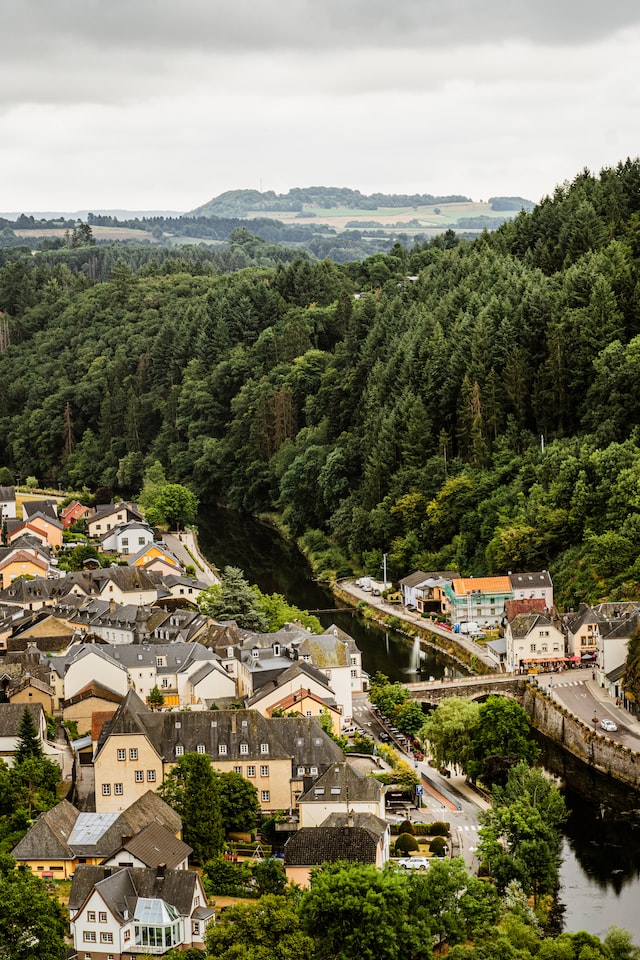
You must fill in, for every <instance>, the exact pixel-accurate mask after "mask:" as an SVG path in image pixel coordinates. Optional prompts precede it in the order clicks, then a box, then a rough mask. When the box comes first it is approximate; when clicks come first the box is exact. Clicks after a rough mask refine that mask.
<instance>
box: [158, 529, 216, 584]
mask: <svg viewBox="0 0 640 960" xmlns="http://www.w3.org/2000/svg"><path fill="white" fill-rule="evenodd" d="M163 540H164V542H165V543H166V545H167V547H168V549H169V550H170V551H171V553H172V554H173V555H174V557H175V558H176V559H177V560H179V561H180V563H181V564H182V566H183V567H188V566H192V567H195V568H196V579H198V580H200V581H201V582H202V583H206V584H207V586H208V587H209V586H211V585H212V584H214V583H220V578H219V577H218V576H216V574H215V572H214V570H213V569H212V567H210V566H209V564H208V563H207V561H206V560H205V558H204V557H203V556H202V554H201V553H200V548H199V547H198V541H197V539H196V536H195V534H194V533H193V531H192V530H181V531H180V533H165V534H163Z"/></svg>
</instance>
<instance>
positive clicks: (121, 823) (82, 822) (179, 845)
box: [11, 790, 191, 880]
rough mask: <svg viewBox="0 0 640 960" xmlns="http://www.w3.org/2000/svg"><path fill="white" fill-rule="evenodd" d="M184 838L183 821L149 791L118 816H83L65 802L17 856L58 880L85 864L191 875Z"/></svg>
mask: <svg viewBox="0 0 640 960" xmlns="http://www.w3.org/2000/svg"><path fill="white" fill-rule="evenodd" d="M181 837H182V821H181V819H180V817H179V815H178V814H177V813H176V812H175V810H173V809H172V808H171V807H170V806H169V805H168V804H167V803H165V802H164V800H162V799H161V798H160V797H159V796H158V794H157V793H154V792H153V791H151V790H149V791H147V793H145V794H143V795H142V796H141V797H140V798H139V799H138V800H137V801H135V803H133V804H131V806H130V807H128V808H127V809H126V810H124V811H123V812H122V813H117V814H104V813H81V812H80V811H79V810H78V809H77V808H76V807H74V806H73V804H71V803H69V802H68V801H67V800H61V801H60V803H58V804H56V806H55V807H52V808H51V809H50V810H46V811H45V812H44V813H41V814H40V815H39V816H38V818H37V819H36V821H35V823H34V824H33V826H32V827H31V828H30V829H29V830H28V831H27V833H26V834H25V835H24V837H23V838H22V840H20V841H19V843H18V844H17V845H16V846H15V847H14V849H13V850H12V851H11V856H12V857H13V858H14V859H15V860H17V861H18V863H23V864H25V866H27V867H29V869H30V870H31V871H32V872H33V873H34V874H36V875H37V876H43V875H44V876H46V875H47V874H50V875H52V876H53V877H54V878H55V879H56V880H66V879H68V878H69V877H72V876H73V874H74V872H75V870H76V869H77V868H78V867H79V866H80V865H81V864H90V865H99V864H102V863H105V864H106V863H107V862H109V863H110V865H112V866H145V867H154V868H155V867H157V866H159V865H160V862H162V863H166V865H167V866H168V867H170V869H176V870H178V869H182V870H185V869H187V866H186V861H188V857H189V854H190V852H191V848H190V847H188V846H187V845H186V844H185V843H183V842H182V840H181ZM113 860H115V861H120V860H122V861H123V862H122V863H119V862H115V863H111V861H113ZM124 861H126V862H124Z"/></svg>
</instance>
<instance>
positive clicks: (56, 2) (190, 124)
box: [0, 0, 640, 212]
mask: <svg viewBox="0 0 640 960" xmlns="http://www.w3.org/2000/svg"><path fill="white" fill-rule="evenodd" d="M639 74H640V3H638V2H637V0H608V2H606V3H603V2H595V0H527V2H523V0H484V2H480V0H277V2H276V0H233V2H231V0H171V2H168V0H0V211H4V212H20V211H27V212H28V211H50V210H64V211H75V210H81V209H89V210H98V209H107V208H112V209H113V208H118V209H130V210H180V211H187V210H191V209H193V208H194V207H196V206H199V205H200V204H202V203H205V202H206V201H207V200H209V199H211V198H212V197H214V196H216V195H217V194H219V193H222V192H223V191H225V190H230V189H241V188H255V189H262V190H275V191H277V192H279V193H285V192H286V191H287V190H289V189H290V188H291V187H296V186H310V185H324V186H345V187H352V188H354V189H359V190H361V191H362V192H363V193H371V192H374V191H382V192H385V193H391V192H393V193H414V192H416V193H432V194H448V193H462V194H466V195H467V196H470V197H472V198H473V199H474V200H480V199H485V200H486V199H487V198H488V197H489V196H494V195H518V196H524V197H527V198H529V199H532V200H535V201H537V200H539V199H540V198H541V197H542V196H544V195H545V194H547V193H552V192H553V189H554V187H555V186H556V185H557V184H558V183H561V182H562V181H564V180H566V179H569V180H570V179H572V178H573V177H574V176H575V175H576V174H577V173H578V172H579V171H580V170H582V169H583V168H584V167H589V169H591V170H592V171H594V172H596V173H597V172H598V171H599V170H600V169H601V168H602V167H603V166H609V165H615V164H616V163H617V162H618V160H623V159H625V158H626V157H627V156H631V157H636V156H637V155H638V153H640V149H639V147H638V131H640V82H639V80H640V76H639Z"/></svg>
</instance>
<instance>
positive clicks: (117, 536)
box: [98, 520, 155, 556]
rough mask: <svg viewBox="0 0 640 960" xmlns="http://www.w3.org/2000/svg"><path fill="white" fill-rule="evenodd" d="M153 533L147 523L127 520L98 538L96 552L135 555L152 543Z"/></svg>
mask: <svg viewBox="0 0 640 960" xmlns="http://www.w3.org/2000/svg"><path fill="white" fill-rule="evenodd" d="M154 536H155V534H154V532H153V530H152V529H151V527H150V526H149V524H148V523H144V521H142V520H129V521H128V523H122V524H119V525H118V526H117V527H114V528H113V529H112V530H107V531H105V533H103V534H102V536H101V537H100V543H99V544H98V550H100V551H102V552H103V553H120V554H123V555H124V556H126V555H127V554H130V553H134V554H137V553H139V551H140V550H141V549H145V548H147V547H149V546H150V544H152V543H153V539H154Z"/></svg>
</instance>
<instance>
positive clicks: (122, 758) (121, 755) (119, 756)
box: [118, 748, 127, 760]
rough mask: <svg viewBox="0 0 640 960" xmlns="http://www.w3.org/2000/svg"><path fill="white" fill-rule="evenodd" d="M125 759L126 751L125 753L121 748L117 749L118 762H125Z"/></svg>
mask: <svg viewBox="0 0 640 960" xmlns="http://www.w3.org/2000/svg"><path fill="white" fill-rule="evenodd" d="M126 759H127V751H126V750H123V749H122V748H119V749H118V760H126Z"/></svg>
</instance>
